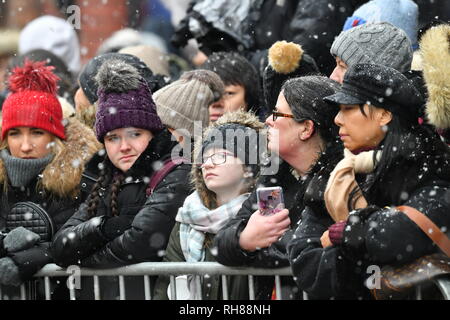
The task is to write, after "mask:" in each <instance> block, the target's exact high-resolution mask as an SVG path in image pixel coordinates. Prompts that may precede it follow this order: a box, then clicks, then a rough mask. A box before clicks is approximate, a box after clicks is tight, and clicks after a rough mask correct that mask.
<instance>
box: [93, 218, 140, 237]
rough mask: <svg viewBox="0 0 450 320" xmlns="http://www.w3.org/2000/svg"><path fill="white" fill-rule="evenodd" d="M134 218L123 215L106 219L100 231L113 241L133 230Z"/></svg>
mask: <svg viewBox="0 0 450 320" xmlns="http://www.w3.org/2000/svg"><path fill="white" fill-rule="evenodd" d="M133 219H134V216H130V215H122V216H117V217H105V221H104V222H103V223H102V225H101V227H100V230H101V231H102V234H103V236H104V237H105V238H107V239H108V240H113V239H115V238H117V237H118V236H120V235H121V234H123V233H124V232H125V231H126V230H128V229H130V228H131V223H132V222H133Z"/></svg>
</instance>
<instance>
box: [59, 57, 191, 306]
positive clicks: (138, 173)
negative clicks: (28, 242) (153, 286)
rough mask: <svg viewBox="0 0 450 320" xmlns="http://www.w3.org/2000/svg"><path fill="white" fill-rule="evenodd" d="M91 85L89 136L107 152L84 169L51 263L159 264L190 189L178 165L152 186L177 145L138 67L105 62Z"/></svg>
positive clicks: (110, 295) (107, 294) (135, 294)
mask: <svg viewBox="0 0 450 320" xmlns="http://www.w3.org/2000/svg"><path fill="white" fill-rule="evenodd" d="M96 80H97V81H98V88H99V90H98V109H97V113H96V122H95V133H96V136H97V139H98V141H100V142H102V143H104V145H105V149H106V152H103V153H102V154H100V155H99V156H98V157H96V158H94V159H92V161H90V162H89V163H88V165H87V168H86V171H85V173H86V174H88V175H90V176H91V177H92V178H93V179H94V180H96V181H97V182H96V184H95V185H94V187H93V188H92V190H91V194H90V196H89V198H88V199H87V200H86V201H85V202H84V203H83V204H81V206H80V208H79V209H78V211H77V212H76V213H75V214H74V215H73V216H72V217H71V218H70V219H69V220H68V221H67V222H66V223H65V224H64V226H63V227H62V228H61V229H60V231H59V232H58V233H57V234H56V235H55V237H54V239H53V244H52V252H53V256H54V259H55V263H56V264H58V265H60V266H63V267H67V266H70V265H80V266H82V267H93V268H107V267H117V266H123V265H128V264H134V263H138V262H143V261H160V260H161V259H162V256H161V251H162V250H164V249H165V248H166V246H167V242H168V241H169V234H170V232H171V230H172V228H173V225H174V224H175V215H176V211H177V209H178V208H179V207H181V206H182V204H183V201H184V198H185V197H186V196H187V195H188V194H189V191H190V189H189V186H188V185H189V183H188V173H189V165H187V164H184V163H183V162H176V163H175V165H174V166H173V167H171V170H170V171H169V172H168V174H167V175H166V176H165V177H164V179H163V180H161V181H159V183H157V184H156V185H154V186H153V187H151V185H149V184H150V182H152V177H153V175H155V174H156V173H157V172H159V171H158V170H159V168H161V165H164V164H165V163H166V161H168V160H171V155H172V150H173V148H175V147H176V146H177V142H176V140H175V139H173V138H172V135H171V134H170V132H169V131H168V130H167V129H166V128H165V127H164V125H163V123H162V122H161V119H160V118H159V117H158V115H157V114H156V106H155V103H154V101H153V98H152V95H151V92H150V89H149V86H148V84H147V81H146V80H145V78H143V77H142V76H141V74H140V73H139V71H138V69H137V68H136V67H134V66H133V65H131V64H128V63H126V62H125V61H123V60H120V59H108V60H107V61H105V62H104V63H103V64H102V65H101V67H100V69H99V71H98V74H97V76H96ZM173 161H175V160H173ZM99 170H100V172H98V171H99ZM153 181H154V180H153ZM104 281H105V283H108V281H110V279H109V280H108V279H105V280H104ZM105 283H103V284H105ZM139 285H143V283H142V281H139ZM131 286H132V285H131V284H130V287H131ZM83 288H86V290H84V291H83V290H81V292H80V294H81V295H82V296H83V295H84V297H88V296H89V294H92V291H90V290H89V286H83ZM83 288H82V289H83ZM113 288H116V289H117V286H115V287H114V286H113V284H111V282H109V285H107V284H106V285H102V289H103V291H102V298H103V299H115V298H116V297H117V296H116V294H117V290H114V289H113ZM143 292H144V291H143V287H142V291H137V289H136V290H129V291H128V293H129V295H128V298H130V299H133V298H142V297H143ZM91 298H92V297H91Z"/></svg>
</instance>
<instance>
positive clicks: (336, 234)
mask: <svg viewBox="0 0 450 320" xmlns="http://www.w3.org/2000/svg"><path fill="white" fill-rule="evenodd" d="M346 225H347V221H339V222H336V223H335V224H332V225H331V226H330V227H329V228H328V232H329V233H328V236H329V237H330V241H331V243H332V244H334V245H338V244H341V243H342V237H343V234H344V229H345V226H346Z"/></svg>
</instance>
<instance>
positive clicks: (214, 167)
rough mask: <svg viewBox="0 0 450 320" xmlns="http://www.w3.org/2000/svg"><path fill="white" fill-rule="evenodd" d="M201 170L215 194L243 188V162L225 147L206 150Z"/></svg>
mask: <svg viewBox="0 0 450 320" xmlns="http://www.w3.org/2000/svg"><path fill="white" fill-rule="evenodd" d="M201 170H202V176H203V181H205V185H206V187H207V188H208V189H209V190H211V191H212V192H214V193H215V194H220V193H221V192H228V191H230V190H236V189H239V187H241V188H242V185H243V182H244V166H243V162H242V161H241V159H239V158H237V157H235V156H234V155H233V154H232V153H231V152H229V151H227V150H225V149H219V148H210V149H208V150H206V152H205V153H204V154H203V160H202V166H201ZM240 185H241V186H240Z"/></svg>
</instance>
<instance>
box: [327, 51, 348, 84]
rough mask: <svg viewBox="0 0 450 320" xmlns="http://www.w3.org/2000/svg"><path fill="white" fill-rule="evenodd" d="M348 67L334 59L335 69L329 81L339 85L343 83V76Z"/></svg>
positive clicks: (337, 58) (339, 60) (339, 59)
mask: <svg viewBox="0 0 450 320" xmlns="http://www.w3.org/2000/svg"><path fill="white" fill-rule="evenodd" d="M347 69H348V66H347V64H346V63H345V62H344V61H342V60H341V58H339V57H336V67H335V68H334V70H333V72H332V73H331V74H330V79H331V80H334V81H337V82H339V83H343V82H344V75H345V73H346V72H347Z"/></svg>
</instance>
